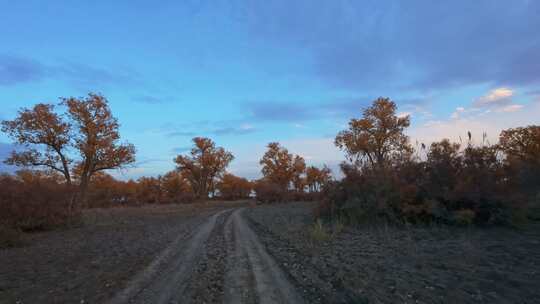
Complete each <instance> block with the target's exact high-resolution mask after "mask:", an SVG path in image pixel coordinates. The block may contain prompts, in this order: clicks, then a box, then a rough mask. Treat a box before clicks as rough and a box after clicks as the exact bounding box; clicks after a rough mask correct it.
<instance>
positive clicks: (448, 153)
mask: <svg viewBox="0 0 540 304" xmlns="http://www.w3.org/2000/svg"><path fill="white" fill-rule="evenodd" d="M395 110H396V106H395V104H394V103H393V102H392V101H390V100H389V99H387V98H379V99H377V100H376V101H375V102H374V104H373V106H372V107H370V108H368V109H366V110H365V111H364V115H363V118H361V119H353V120H351V122H350V124H349V129H348V130H345V131H342V132H340V133H339V134H338V136H337V137H336V145H337V146H338V147H339V148H341V149H343V150H344V151H345V152H346V155H347V158H348V162H345V163H343V164H342V166H341V169H342V171H343V175H344V178H343V180H341V181H339V182H333V183H329V184H328V186H327V187H325V190H324V199H323V200H322V202H321V203H320V204H319V206H318V207H317V208H316V209H315V216H317V217H335V216H339V217H341V218H343V219H346V220H347V221H349V222H354V223H358V222H364V221H378V220H381V219H384V220H385V221H389V222H394V223H404V222H407V223H432V222H438V223H445V224H456V225H470V224H477V225H501V224H502V225H506V224H510V225H515V224H518V223H519V222H522V221H523V220H524V218H525V217H526V216H524V214H525V215H530V214H532V213H531V212H530V210H533V209H534V208H538V200H537V199H535V198H536V197H537V196H538V195H539V194H540V126H529V127H526V128H516V129H509V130H505V131H503V132H502V133H501V135H500V141H499V143H498V144H495V145H489V144H485V134H484V136H483V137H484V140H483V141H482V142H483V143H482V144H479V145H475V144H473V140H472V134H471V133H470V132H469V133H468V141H467V143H466V144H465V145H464V147H463V145H462V144H458V143H452V142H450V141H449V140H447V139H444V140H442V141H440V142H434V143H432V144H431V145H430V146H429V147H426V146H425V145H423V144H422V147H421V148H420V149H417V150H416V151H415V150H414V149H413V148H412V147H411V146H410V144H409V143H408V138H407V137H406V136H405V135H404V133H403V131H404V129H405V128H406V127H408V125H409V119H408V117H397V116H396V115H395ZM420 153H424V155H425V157H423V158H421V157H420V156H419V155H420ZM529 217H531V216H529Z"/></svg>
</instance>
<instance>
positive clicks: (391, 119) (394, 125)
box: [335, 97, 412, 169]
mask: <svg viewBox="0 0 540 304" xmlns="http://www.w3.org/2000/svg"><path fill="white" fill-rule="evenodd" d="M409 125H410V119H409V116H403V117H399V116H397V114H396V104H395V103H394V102H393V101H392V100H390V99H389V98H383V97H379V98H377V99H376V100H375V101H374V102H373V105H372V106H370V107H368V108H366V109H365V110H364V112H363V114H362V118H360V119H351V121H350V122H349V128H348V129H347V130H344V131H341V132H339V133H338V135H337V136H336V139H335V145H336V146H337V147H339V148H340V149H342V150H344V151H345V153H346V156H347V158H348V160H349V161H350V162H352V163H353V164H354V165H355V166H362V165H369V166H370V167H372V168H377V169H382V168H385V167H386V166H387V165H388V164H389V162H390V161H391V159H392V158H393V157H395V156H398V155H399V154H400V153H402V152H405V151H410V150H411V149H412V148H411V147H410V145H409V142H408V137H407V136H406V135H405V134H404V130H405V128H407V127H408V126H409Z"/></svg>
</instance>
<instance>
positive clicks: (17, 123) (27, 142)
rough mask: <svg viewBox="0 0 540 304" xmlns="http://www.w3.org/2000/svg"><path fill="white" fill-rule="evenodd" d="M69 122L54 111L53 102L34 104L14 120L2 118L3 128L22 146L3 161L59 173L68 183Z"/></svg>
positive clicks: (69, 183)
mask: <svg viewBox="0 0 540 304" xmlns="http://www.w3.org/2000/svg"><path fill="white" fill-rule="evenodd" d="M70 127H71V126H70V124H69V123H68V122H65V121H63V120H62V117H61V116H60V115H58V114H57V113H55V112H54V105H49V104H42V103H40V104H37V105H35V106H34V107H33V108H32V109H27V108H23V109H22V110H20V111H19V113H18V116H17V118H15V119H14V120H6V121H2V131H3V132H5V133H6V134H7V135H8V136H9V137H11V138H12V139H13V140H15V141H16V142H17V143H18V144H20V145H22V146H24V147H25V148H26V149H25V150H24V151H19V152H18V151H13V152H12V153H11V156H10V157H9V158H8V159H7V160H6V161H5V162H6V163H7V164H10V165H16V166H21V167H44V168H47V169H49V170H53V171H56V172H59V173H61V174H62V175H63V176H64V177H65V179H66V182H67V184H68V185H71V171H70V166H69V165H70V163H71V162H72V160H71V159H70V158H69V157H68V149H69V147H70V144H71V142H70V134H69V133H70Z"/></svg>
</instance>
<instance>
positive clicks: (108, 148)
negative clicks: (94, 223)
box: [2, 93, 135, 208]
mask: <svg viewBox="0 0 540 304" xmlns="http://www.w3.org/2000/svg"><path fill="white" fill-rule="evenodd" d="M62 100H63V101H62V105H65V106H67V115H65V116H61V115H59V114H57V113H56V112H54V109H55V107H54V105H48V104H38V105H36V106H34V108H32V109H22V110H21V111H20V112H19V113H18V117H17V118H16V119H14V120H12V121H3V122H2V131H4V132H6V133H7V134H8V136H10V137H11V138H13V139H14V140H15V141H16V142H18V143H19V144H21V145H23V146H25V147H26V150H25V151H22V152H13V153H12V155H11V157H10V158H9V159H8V160H7V163H10V164H15V165H19V166H33V167H45V168H48V169H51V170H54V171H57V172H60V173H61V174H62V175H63V176H64V178H65V180H66V183H67V184H68V185H71V184H72V183H73V180H74V179H76V180H77V181H78V192H77V193H76V196H75V197H74V198H73V200H72V203H73V204H76V203H80V202H83V201H84V199H85V195H86V191H87V188H88V184H89V182H90V178H91V177H92V176H93V175H94V174H95V173H97V172H100V171H104V170H108V169H117V168H121V167H123V166H125V165H128V164H131V163H133V162H134V161H135V147H134V146H133V145H131V144H120V143H119V139H120V135H119V132H118V127H119V125H118V121H117V120H116V118H114V117H113V116H112V114H111V111H110V109H109V105H108V101H107V99H106V98H105V97H103V96H101V95H98V94H92V93H91V94H89V95H88V96H87V97H86V98H80V99H78V98H64V99H62ZM70 156H71V157H70ZM70 208H71V207H70Z"/></svg>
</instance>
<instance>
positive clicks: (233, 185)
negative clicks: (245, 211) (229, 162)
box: [217, 173, 253, 200]
mask: <svg viewBox="0 0 540 304" xmlns="http://www.w3.org/2000/svg"><path fill="white" fill-rule="evenodd" d="M217 188H218V190H219V194H220V196H221V197H222V198H224V199H228V200H234V199H241V198H248V197H249V195H250V194H251V190H252V189H253V185H252V184H251V182H250V181H248V180H247V179H245V178H243V177H239V176H236V175H233V174H230V173H225V174H224V175H223V177H222V178H221V181H220V182H219V183H218V184H217Z"/></svg>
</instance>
